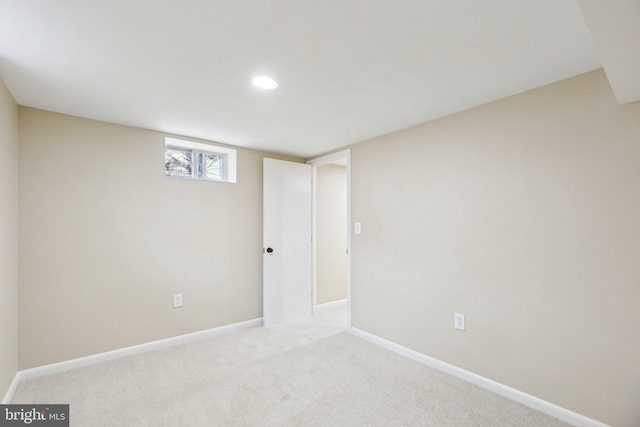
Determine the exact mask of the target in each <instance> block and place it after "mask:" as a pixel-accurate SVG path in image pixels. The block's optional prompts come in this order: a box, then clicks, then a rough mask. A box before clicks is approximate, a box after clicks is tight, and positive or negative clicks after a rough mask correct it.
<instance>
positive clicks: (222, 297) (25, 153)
mask: <svg viewBox="0 0 640 427" xmlns="http://www.w3.org/2000/svg"><path fill="white" fill-rule="evenodd" d="M164 136H165V135H164V134H162V133H159V132H153V131H148V130H143V129H137V128H131V127H126V126H118V125H113V124H108V123H103V122H97V121H92V120H86V119H82V118H77V117H71V116H65V115H60V114H54V113H49V112H45V111H40V110H34V109H29V108H21V109H20V165H21V166H20V187H19V198H20V252H19V278H20V279H19V280H20V283H19V285H20V300H19V320H20V322H19V333H20V334H19V337H20V368H21V369H25V368H30V367H34V366H39V365H43V364H48V363H53V362H59V361H63V360H68V359H72V358H76V357H81V356H87V355H91V354H95V353H100V352H104V351H109V350H114V349H118V348H122V347H126V346H131V345H136V344H141V343H145V342H149V341H154V340H158V339H163V338H167V337H172V336H176V335H180V334H185V333H189V332H194V331H199V330H204V329H208V328H213V327H217V326H221V325H226V324H231V323H235V322H240V321H244V320H248V319H254V318H258V317H261V316H262V253H261V248H262V159H263V158H264V157H265V156H266V154H265V153H262V152H257V151H253V150H247V149H239V150H238V183H237V184H227V183H220V182H210V181H195V180H181V179H175V178H167V177H165V176H164V167H163V159H164V154H163V153H164ZM269 157H272V156H271V155H269ZM273 157H278V158H282V157H280V156H273ZM293 160H299V159H293ZM175 293H182V294H183V295H184V306H183V307H182V308H177V309H176V308H173V307H172V302H173V301H172V296H173V294H175Z"/></svg>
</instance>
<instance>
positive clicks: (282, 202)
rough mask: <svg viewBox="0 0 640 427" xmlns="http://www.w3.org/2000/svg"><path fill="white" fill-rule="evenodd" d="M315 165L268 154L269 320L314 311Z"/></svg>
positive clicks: (267, 322) (265, 276) (268, 322)
mask: <svg viewBox="0 0 640 427" xmlns="http://www.w3.org/2000/svg"><path fill="white" fill-rule="evenodd" d="M311 177H312V167H311V166H309V165H306V164H302V163H292V162H285V161H282V160H274V159H264V184H263V186H264V202H263V211H264V212H263V218H264V239H263V248H264V255H263V301H264V302H263V316H264V324H265V325H271V324H274V323H279V322H286V321H289V320H296V319H300V318H302V317H305V316H310V315H311V312H312V253H311V249H312V246H311V224H312V215H311V213H312V211H311Z"/></svg>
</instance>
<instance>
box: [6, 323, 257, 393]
mask: <svg viewBox="0 0 640 427" xmlns="http://www.w3.org/2000/svg"><path fill="white" fill-rule="evenodd" d="M262 320H263V319H262V317H260V318H258V319H252V320H246V321H244V322H239V323H233V324H231V325H225V326H219V327H217V328H212V329H207V330H204V331H198V332H192V333H190V334H185V335H179V336H177V337H172V338H166V339H163V340H158V341H152V342H148V343H145V344H140V345H134V346H131V347H125V348H120V349H118V350H112V351H107V352H105V353H98V354H94V355H91V356H86V357H79V358H77V359H71V360H66V361H64V362H58V363H52V364H50V365H43V366H38V367H35V368H30V369H24V370H22V371H18V372H17V373H16V375H15V377H14V378H13V381H12V382H11V385H10V386H9V389H8V390H7V393H6V395H5V396H4V399H3V400H2V403H3V404H6V403H9V402H11V400H12V399H13V395H14V393H15V391H16V388H17V387H18V383H19V382H20V381H22V380H24V379H27V378H36V377H42V376H45V375H50V374H55V373H57V372H64V371H68V370H71V369H76V368H81V367H84V366H90V365H95V364H96V363H100V362H106V361H108V360H113V359H118V358H120V357H124V356H131V355H134V354H139V353H146V352H148V351H152V350H158V349H161V348H166V347H171V346H174V345H178V344H185V343H188V342H191V341H197V340H201V339H204V338H208V337H212V336H215V335H222V334H228V333H229V332H234V331H238V330H241V329H245V328H251V327H254V326H262Z"/></svg>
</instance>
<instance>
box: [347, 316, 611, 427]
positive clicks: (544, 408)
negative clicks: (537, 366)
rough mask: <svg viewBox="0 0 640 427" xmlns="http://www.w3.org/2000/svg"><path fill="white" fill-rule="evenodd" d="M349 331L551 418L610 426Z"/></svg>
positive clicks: (589, 425) (586, 425)
mask: <svg viewBox="0 0 640 427" xmlns="http://www.w3.org/2000/svg"><path fill="white" fill-rule="evenodd" d="M349 332H350V333H352V334H353V335H355V336H357V337H359V338H362V339H364V340H366V341H369V342H371V343H373V344H376V345H379V346H381V347H384V348H386V349H387V350H391V351H393V352H395V353H398V354H401V355H403V356H406V357H408V358H410V359H413V360H415V361H417V362H420V363H422V364H424V365H427V366H430V367H432V368H435V369H438V370H439V371H442V372H445V373H447V374H450V375H453V376H454V377H458V378H460V379H462V380H464V381H467V382H470V383H472V384H475V385H477V386H480V387H482V388H485V389H487V390H490V391H492V392H494V393H496V394H499V395H500V396H503V397H506V398H508V399H511V400H515V401H516V402H519V403H522V404H523V405H525V406H528V407H530V408H533V409H535V410H538V411H540V412H544V413H545V414H547V415H551V416H552V417H555V418H558V419H559V420H562V421H564V422H566V423H569V424H571V425H574V426H580V427H610V426H608V425H607V424H604V423H601V422H600V421H596V420H594V419H591V418H588V417H585V416H584V415H580V414H578V413H576V412H573V411H570V410H568V409H565V408H563V407H561V406H558V405H554V404H553V403H550V402H547V401H546V400H542V399H539V398H537V397H535V396H531V395H530V394H526V393H523V392H521V391H519V390H516V389H514V388H511V387H508V386H506V385H504V384H500V383H498V382H495V381H493V380H490V379H488V378H485V377H482V376H480V375H477V374H474V373H473V372H469V371H466V370H464V369H461V368H458V367H456V366H453V365H450V364H448V363H445V362H443V361H441V360H438V359H435V358H433V357H430V356H427V355H424V354H422V353H418V352H417V351H414V350H411V349H409V348H407V347H403V346H401V345H398V344H396V343H393V342H391V341H387V340H385V339H384V338H380V337H378V336H376V335H373V334H370V333H368V332H365V331H363V330H360V329H358V328H354V327H352V328H350V329H349Z"/></svg>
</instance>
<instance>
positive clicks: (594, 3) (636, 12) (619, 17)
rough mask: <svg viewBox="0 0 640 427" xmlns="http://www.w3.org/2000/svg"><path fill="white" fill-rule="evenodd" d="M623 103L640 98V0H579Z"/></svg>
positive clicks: (614, 87)
mask: <svg viewBox="0 0 640 427" xmlns="http://www.w3.org/2000/svg"><path fill="white" fill-rule="evenodd" d="M578 4H579V5H580V10H581V11H582V14H583V15H584V19H585V21H586V23H587V26H588V27H589V29H590V30H591V34H592V36H593V40H594V42H595V45H596V48H597V49H598V53H599V54H600V60H601V61H602V66H603V67H604V69H605V72H606V73H607V77H608V78H609V82H610V83H611V87H612V89H613V92H614V93H615V95H616V98H617V99H618V102H620V103H621V104H626V103H629V102H636V101H638V100H640V0H615V1H602V0H578Z"/></svg>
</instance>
